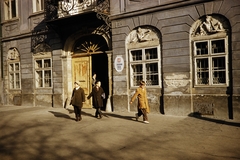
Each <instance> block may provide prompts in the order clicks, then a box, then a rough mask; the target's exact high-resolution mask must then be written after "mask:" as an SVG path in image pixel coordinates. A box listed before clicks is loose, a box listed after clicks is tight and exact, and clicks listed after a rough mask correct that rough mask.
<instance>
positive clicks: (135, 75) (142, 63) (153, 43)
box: [126, 27, 161, 87]
mask: <svg viewBox="0 0 240 160" xmlns="http://www.w3.org/2000/svg"><path fill="white" fill-rule="evenodd" d="M126 43H127V49H128V58H129V63H130V68H129V72H130V74H129V75H130V86H131V87H135V86H138V85H139V81H141V80H144V81H145V82H146V85H147V86H160V85H161V83H160V76H161V72H160V71H161V69H160V66H161V64H160V62H161V61H160V43H159V38H158V36H157V32H156V31H155V30H154V29H153V28H151V27H138V28H137V29H135V30H133V31H132V32H131V33H130V34H129V35H128V37H127V40H126Z"/></svg>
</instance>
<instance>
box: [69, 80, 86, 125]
mask: <svg viewBox="0 0 240 160" xmlns="http://www.w3.org/2000/svg"><path fill="white" fill-rule="evenodd" d="M74 85H75V88H74V89H73V92H72V98H71V102H70V105H72V106H73V107H74V112H75V116H76V121H77V122H78V121H81V120H82V116H81V110H82V106H83V102H85V93H84V90H83V89H82V88H81V87H80V82H79V81H76V82H74Z"/></svg>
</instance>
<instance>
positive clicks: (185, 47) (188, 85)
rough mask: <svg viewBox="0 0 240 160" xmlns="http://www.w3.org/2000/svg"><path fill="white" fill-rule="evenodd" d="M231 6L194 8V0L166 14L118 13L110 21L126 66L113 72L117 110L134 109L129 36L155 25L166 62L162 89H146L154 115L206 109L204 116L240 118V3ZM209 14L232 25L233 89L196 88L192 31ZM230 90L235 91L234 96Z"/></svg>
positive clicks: (160, 11)
mask: <svg viewBox="0 0 240 160" xmlns="http://www.w3.org/2000/svg"><path fill="white" fill-rule="evenodd" d="M231 2H232V3H229V1H226V0H222V1H211V2H206V3H204V2H199V1H198V2H196V3H195V4H194V1H191V3H190V2H189V4H187V5H180V4H176V5H175V7H173V5H172V8H171V7H169V8H168V9H166V7H164V6H159V7H155V8H151V9H149V10H148V9H146V10H141V11H137V9H136V10H135V11H136V12H134V11H133V12H131V13H130V12H129V13H128V12H124V11H122V13H120V14H117V13H115V16H113V17H112V19H113V20H112V25H113V28H112V34H113V59H114V58H115V57H116V56H117V55H121V56H122V57H124V63H125V66H124V69H123V71H122V72H120V73H119V72H116V71H115V70H114V71H113V84H114V85H113V86H114V88H113V105H114V108H115V110H124V111H126V110H130V111H135V110H136V109H134V107H132V106H129V99H130V97H131V95H132V92H133V91H134V88H131V87H130V86H129V68H128V67H129V64H128V63H129V62H128V58H127V56H128V53H127V49H126V44H125V43H126V37H127V36H128V35H129V33H130V32H131V31H133V30H134V29H136V28H137V27H144V26H151V27H155V28H157V29H158V31H159V33H160V35H161V37H160V42H161V44H160V45H161V61H162V65H161V67H162V68H161V69H162V88H160V89H157V88H155V89H151V88H149V89H147V90H148V92H149V96H148V98H149V99H151V101H150V106H151V107H152V108H153V110H154V112H158V113H159V112H163V113H164V114H167V115H188V114H190V113H192V112H194V111H195V109H199V108H200V110H201V109H202V108H204V109H205V112H208V111H207V110H211V111H212V112H211V113H213V114H211V115H210V116H213V117H215V118H221V119H226V118H230V119H232V118H233V119H239V113H240V112H239V107H238V106H239V100H238V99H239V97H238V96H239V93H240V92H239V89H238V88H239V84H238V79H239V78H238V73H239V71H240V70H239V69H240V68H239V66H238V64H239V63H238V62H239V54H238V53H239V48H238V47H237V44H238V43H239V27H238V26H239V23H238V21H236V18H237V17H239V16H238V14H239V12H240V9H239V1H231ZM120 10H121V9H120ZM119 12H120V11H119ZM123 13H124V14H123ZM206 15H217V16H220V17H226V19H227V21H229V24H230V28H231V29H230V30H231V31H230V35H231V36H230V42H229V45H231V47H230V50H229V54H230V62H231V63H232V64H231V65H232V70H231V68H230V72H232V74H230V86H228V87H195V86H194V81H193V80H194V77H193V76H194V71H193V61H192V43H191V39H190V30H191V27H192V25H193V24H194V23H195V22H196V21H198V20H199V19H200V18H201V17H203V16H206ZM231 76H232V77H231ZM231 78H232V79H231ZM229 87H230V88H229ZM228 90H232V93H231V92H228ZM161 96H163V97H161ZM231 103H232V106H231ZM161 105H163V106H161ZM161 107H162V109H163V111H161ZM231 109H232V111H231ZM198 111H199V110H198ZM231 112H232V113H231Z"/></svg>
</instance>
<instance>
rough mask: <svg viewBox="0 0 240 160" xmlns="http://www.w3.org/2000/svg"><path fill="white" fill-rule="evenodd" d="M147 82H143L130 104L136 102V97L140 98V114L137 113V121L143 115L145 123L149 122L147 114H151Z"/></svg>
mask: <svg viewBox="0 0 240 160" xmlns="http://www.w3.org/2000/svg"><path fill="white" fill-rule="evenodd" d="M145 85H146V84H145V82H144V81H141V82H140V86H139V87H138V88H137V90H136V92H135V94H134V95H133V97H132V98H131V101H130V104H132V102H133V101H134V100H135V98H136V97H138V106H137V107H138V113H136V114H135V115H136V120H138V118H139V117H140V116H141V115H143V122H144V123H149V122H148V117H147V113H149V105H148V99H147V91H146V87H145Z"/></svg>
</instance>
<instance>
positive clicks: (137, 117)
mask: <svg viewBox="0 0 240 160" xmlns="http://www.w3.org/2000/svg"><path fill="white" fill-rule="evenodd" d="M135 116H136V121H138V118H139V117H138V114H137V113H136V114H135Z"/></svg>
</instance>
